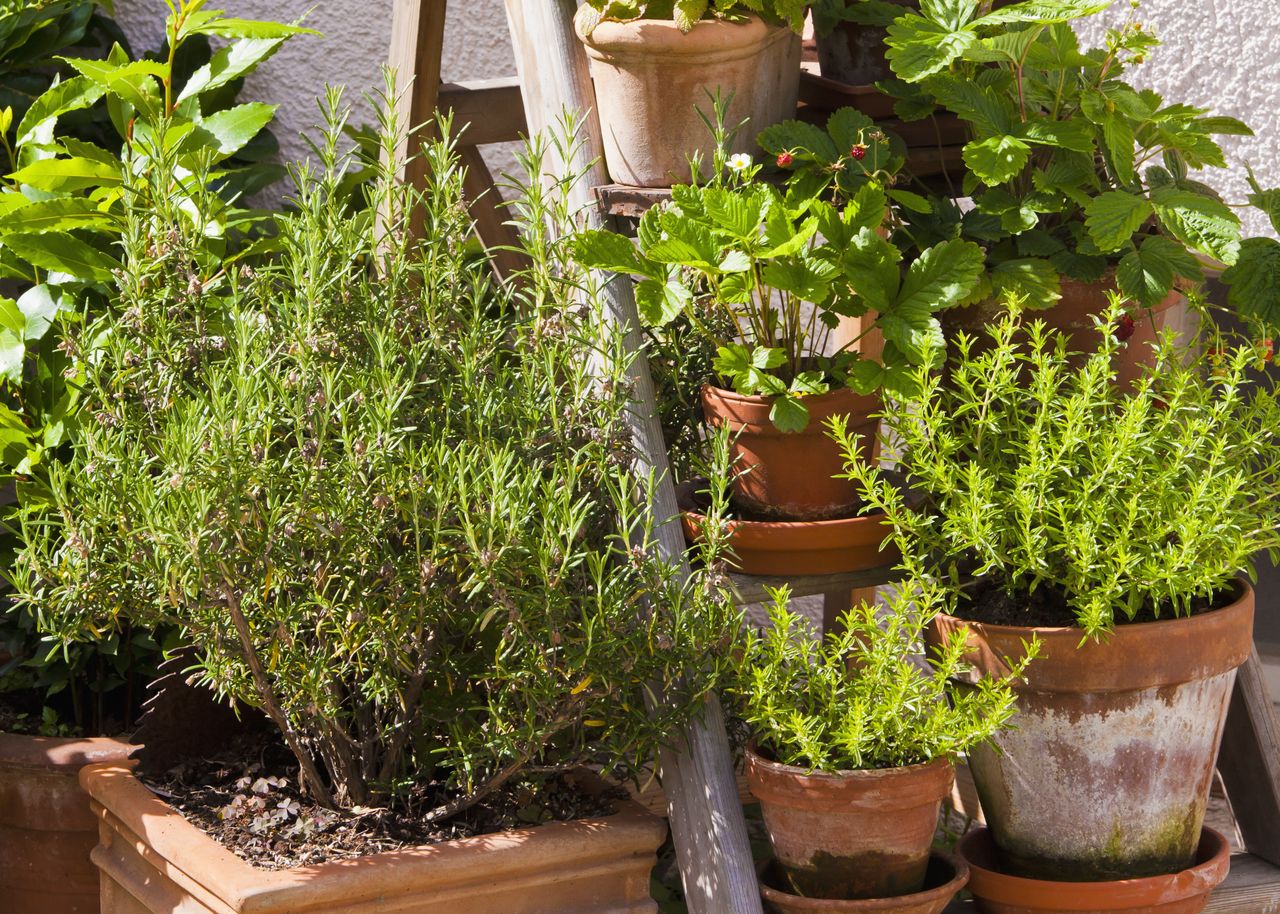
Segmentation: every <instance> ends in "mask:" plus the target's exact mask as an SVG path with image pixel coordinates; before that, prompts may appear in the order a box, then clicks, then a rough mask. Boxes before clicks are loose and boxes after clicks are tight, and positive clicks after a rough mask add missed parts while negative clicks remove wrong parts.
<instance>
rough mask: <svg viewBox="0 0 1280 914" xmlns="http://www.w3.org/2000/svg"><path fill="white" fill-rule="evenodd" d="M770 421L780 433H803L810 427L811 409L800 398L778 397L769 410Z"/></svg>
mask: <svg viewBox="0 0 1280 914" xmlns="http://www.w3.org/2000/svg"><path fill="white" fill-rule="evenodd" d="M769 421H770V422H772V423H773V424H774V425H775V426H776V427H777V429H778V431H780V432H803V431H804V430H805V428H807V427H808V425H809V408H808V407H807V406H805V405H804V403H803V402H802V401H801V400H800V398H798V397H791V396H782V397H778V399H776V400H774V401H773V407H772V408H771V409H770V410H769Z"/></svg>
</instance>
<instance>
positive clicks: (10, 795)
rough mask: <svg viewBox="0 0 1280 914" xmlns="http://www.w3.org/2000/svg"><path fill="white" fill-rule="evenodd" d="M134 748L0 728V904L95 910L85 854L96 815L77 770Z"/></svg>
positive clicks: (43, 912)
mask: <svg viewBox="0 0 1280 914" xmlns="http://www.w3.org/2000/svg"><path fill="white" fill-rule="evenodd" d="M136 748H137V747H136V746H131V745H129V744H128V743H122V742H119V741H118V740H114V739H56V738H52V737H43V736H22V735H20V734H16V733H0V910H3V911H4V912H5V914H98V873H97V871H96V870H95V869H94V866H93V863H92V861H90V859H89V853H90V851H92V850H93V846H94V844H95V843H96V839H97V835H98V823H97V820H96V819H94V817H93V814H92V813H91V812H90V811H89V797H88V796H86V795H85V792H84V790H82V789H81V787H80V781H79V779H78V775H79V773H80V769H81V768H83V767H84V766H85V765H90V764H95V763H101V762H123V761H124V760H125V759H127V758H128V757H129V753H131V752H132V751H133V750H134V749H136Z"/></svg>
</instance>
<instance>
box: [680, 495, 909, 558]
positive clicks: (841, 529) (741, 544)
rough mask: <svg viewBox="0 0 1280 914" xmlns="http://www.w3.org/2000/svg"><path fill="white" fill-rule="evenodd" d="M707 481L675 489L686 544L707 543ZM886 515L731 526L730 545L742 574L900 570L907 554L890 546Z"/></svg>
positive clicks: (735, 522)
mask: <svg viewBox="0 0 1280 914" xmlns="http://www.w3.org/2000/svg"><path fill="white" fill-rule="evenodd" d="M705 484H706V483H705V480H702V481H697V480H695V481H693V482H687V483H683V484H682V485H680V486H678V487H677V489H676V498H677V501H678V503H679V505H680V520H681V523H682V524H683V525H684V535H685V539H687V540H688V541H689V542H691V543H693V542H697V541H698V540H699V539H701V537H702V527H703V525H704V524H705V523H706V520H707V519H706V516H705V515H704V514H702V513H701V509H700V508H699V505H698V502H697V493H698V491H699V489H700V488H701V487H702V486H704V485H705ZM892 532H893V531H892V529H891V528H890V527H888V526H887V525H886V524H885V522H884V517H883V515H879V514H876V515H871V516H869V517H849V518H844V519H841V520H811V521H790V522H786V521H749V520H731V521H729V545H730V547H731V548H732V549H733V552H734V555H735V556H736V557H737V564H736V568H737V570H738V571H740V572H742V573H743V574H760V575H784V576H789V575H797V574H843V573H846V572H850V571H865V570H866V569H869V568H880V567H883V566H894V565H897V563H898V560H899V559H901V558H902V553H901V552H900V551H899V550H898V547H897V545H896V544H895V543H893V542H891V541H890V540H889V537H890V534H891V533H892Z"/></svg>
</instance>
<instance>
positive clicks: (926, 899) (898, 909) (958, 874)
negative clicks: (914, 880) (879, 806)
mask: <svg viewBox="0 0 1280 914" xmlns="http://www.w3.org/2000/svg"><path fill="white" fill-rule="evenodd" d="M777 881H778V880H777V877H776V874H775V873H774V872H773V867H772V864H771V865H770V866H769V867H766V868H765V870H764V872H763V873H762V874H761V876H760V897H761V898H763V899H764V904H765V909H766V910H767V911H772V912H773V914H941V912H942V910H943V909H945V908H946V906H947V905H948V904H950V903H951V899H952V898H954V897H955V896H956V893H957V892H959V891H960V890H961V889H962V888H964V886H965V883H966V882H968V881H969V865H968V864H967V863H965V862H964V861H963V860H957V859H956V858H955V857H952V856H951V855H950V854H943V853H940V852H938V851H934V852H933V854H932V855H931V856H930V857H929V868H928V871H927V872H926V873H925V878H924V888H922V889H921V890H920V891H919V892H914V893H912V894H911V895H901V896H898V897H897V898H863V899H838V898H805V897H803V896H801V895H792V894H791V893H789V892H784V891H782V890H781V889H778V888H775V886H774V883H775V882H777Z"/></svg>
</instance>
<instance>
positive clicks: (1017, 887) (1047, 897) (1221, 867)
mask: <svg viewBox="0 0 1280 914" xmlns="http://www.w3.org/2000/svg"><path fill="white" fill-rule="evenodd" d="M957 853H958V854H959V856H960V857H961V859H963V860H964V861H965V862H967V863H968V864H969V869H970V875H969V891H971V892H973V896H974V899H975V900H976V901H977V904H978V910H979V911H982V912H983V914H1042V912H1053V914H1112V912H1116V914H1119V912H1126V914H1198V912H1199V911H1201V910H1203V909H1204V906H1205V905H1206V904H1207V903H1208V901H1209V894H1210V893H1211V892H1212V891H1213V890H1214V889H1215V888H1216V887H1217V886H1218V885H1220V884H1221V883H1222V881H1223V880H1224V879H1226V878H1227V871H1228V870H1229V869H1230V867H1231V858H1230V853H1231V848H1230V846H1229V845H1228V844H1227V839H1226V838H1224V837H1222V835H1220V834H1218V833H1217V832H1216V831H1214V830H1213V829H1211V828H1206V829H1205V830H1204V832H1203V834H1202V835H1201V836H1200V842H1199V846H1198V847H1197V848H1196V854H1195V861H1194V863H1192V864H1191V865H1190V866H1188V867H1187V868H1186V869H1184V870H1182V871H1181V872H1179V873H1173V874H1168V875H1163V876H1149V877H1147V878H1145V879H1121V880H1114V881H1110V882H1061V881H1052V880H1039V879H1023V878H1020V877H1018V876H1008V875H1005V874H1004V873H1002V872H1000V870H999V869H998V864H997V862H996V858H997V856H998V854H997V850H996V847H995V844H994V842H993V841H992V840H991V832H989V831H988V830H987V829H985V828H979V829H976V830H974V831H972V832H970V833H969V834H967V835H965V836H964V838H963V839H962V840H961V841H960V846H959V847H958V848H957Z"/></svg>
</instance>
